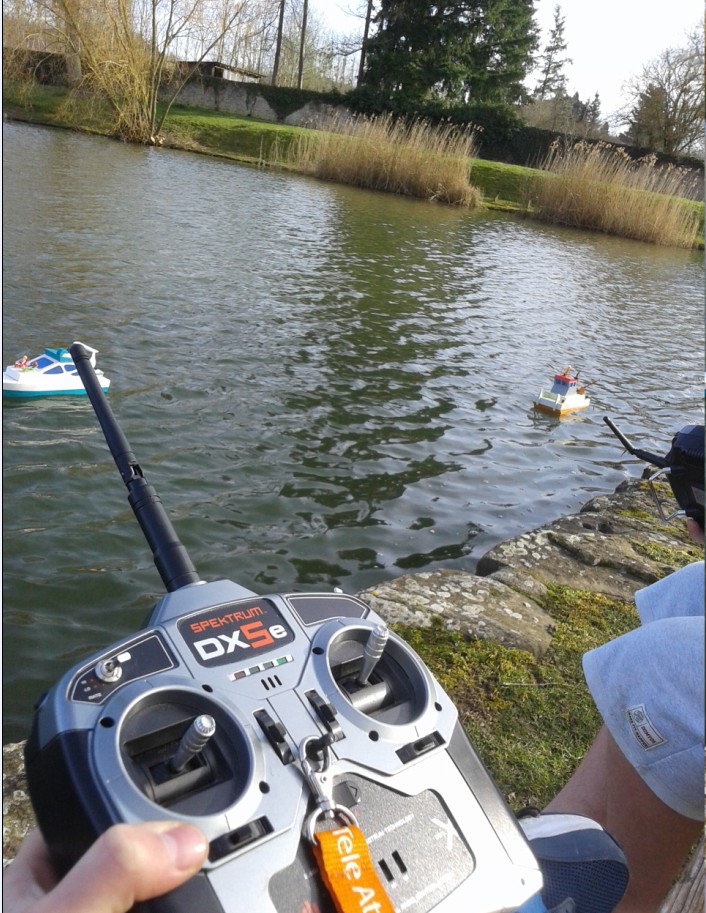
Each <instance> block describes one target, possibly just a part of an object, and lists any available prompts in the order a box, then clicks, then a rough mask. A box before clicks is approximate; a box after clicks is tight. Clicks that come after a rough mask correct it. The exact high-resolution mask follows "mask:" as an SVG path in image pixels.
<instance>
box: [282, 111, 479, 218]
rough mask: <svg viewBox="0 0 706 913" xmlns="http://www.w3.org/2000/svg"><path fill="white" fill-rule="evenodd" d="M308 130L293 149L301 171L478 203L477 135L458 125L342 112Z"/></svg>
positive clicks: (293, 158)
mask: <svg viewBox="0 0 706 913" xmlns="http://www.w3.org/2000/svg"><path fill="white" fill-rule="evenodd" d="M319 127H320V128H319V129H317V130H307V131H306V133H305V134H304V135H302V136H301V137H300V138H299V140H298V141H297V142H295V143H293V144H292V146H291V147H290V150H289V159H290V164H292V165H293V166H294V167H296V169H297V170H298V171H303V172H304V173H306V174H311V175H314V176H315V177H319V178H323V179H325V180H330V181H337V182H339V183H342V184H352V185H354V186H357V187H367V188H369V189H370V190H380V191H386V192H389V193H398V194H404V195H407V196H412V197H421V198H423V199H427V200H437V201H439V202H442V203H451V204H454V205H458V206H468V207H473V206H477V205H478V204H479V203H480V191H479V190H478V189H477V188H476V187H473V186H472V184H471V183H470V181H469V174H470V167H471V158H472V156H473V136H472V133H471V132H470V131H469V130H461V129H459V128H457V127H454V126H452V125H443V126H440V127H434V126H432V125H431V124H429V123H428V122H426V121H421V120H417V121H414V122H413V123H411V124H405V123H403V122H401V121H395V120H394V119H393V118H391V117H390V116H382V117H372V118H363V117H360V118H355V119H354V118H350V117H348V118H344V117H336V118H333V119H332V120H331V121H328V122H326V123H325V124H322V125H319Z"/></svg>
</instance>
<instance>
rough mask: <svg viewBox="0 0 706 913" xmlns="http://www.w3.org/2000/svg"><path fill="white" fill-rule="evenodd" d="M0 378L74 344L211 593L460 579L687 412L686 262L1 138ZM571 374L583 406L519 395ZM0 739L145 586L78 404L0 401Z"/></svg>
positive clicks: (376, 198) (697, 290)
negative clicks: (582, 393)
mask: <svg viewBox="0 0 706 913" xmlns="http://www.w3.org/2000/svg"><path fill="white" fill-rule="evenodd" d="M3 140H4V143H3V166H4V169H5V172H4V174H5V181H4V201H3V203H4V205H3V229H4V230H3V296H4V307H3V358H4V361H3V364H4V365H6V364H9V363H10V362H12V361H14V360H15V358H17V357H18V355H21V354H22V353H24V352H26V353H27V354H29V355H36V354H38V353H39V352H40V351H41V349H42V348H43V347H44V346H61V345H65V346H68V345H69V344H70V343H71V342H72V341H73V340H74V339H79V340H81V341H83V342H85V343H87V344H89V345H91V346H94V347H95V348H97V349H98V350H99V355H98V364H99V366H100V367H101V368H102V369H103V370H104V371H105V373H106V374H107V375H108V376H109V377H110V378H111V381H112V386H111V391H110V394H109V398H110V403H111V406H112V409H113V411H114V413H115V415H116V417H117V419H118V421H119V423H120V425H121V427H122V429H123V431H124V432H125V435H126V436H127V438H128V440H129V442H130V444H131V445H132V448H133V450H134V452H135V454H136V457H137V459H138V461H139V463H140V465H141V466H142V469H143V472H144V474H145V476H146V477H147V479H148V480H149V481H150V482H151V483H152V484H153V485H154V486H155V488H156V489H157V491H158V493H159V494H160V496H161V498H162V501H163V503H164V505H165V508H166V509H167V512H168V513H169V515H170V517H171V519H172V521H173V523H174V526H175V528H176V530H177V532H178V534H179V536H180V537H181V539H182V541H183V542H184V544H185V546H186V547H187V549H188V551H189V554H190V555H191V558H192V560H193V562H194V564H195V566H196V568H197V570H198V572H199V574H200V576H201V577H202V578H203V579H206V580H213V579H218V578H221V577H226V578H230V579H233V580H236V581H237V582H238V583H241V584H243V585H244V586H246V587H248V588H250V589H253V590H255V591H257V592H261V593H265V592H274V591H287V590H291V589H299V588H301V589H325V590H329V589H331V588H332V587H333V586H340V587H341V588H342V589H343V590H344V591H346V592H350V593H355V592H357V591H359V590H360V589H362V588H363V587H366V586H369V585H372V584H374V583H375V582H378V581H381V580H384V579H388V578H390V577H391V576H394V575H399V574H404V573H409V572H414V571H419V570H422V569H424V570H429V569H433V568H437V567H441V566H452V567H456V568H462V569H466V570H469V571H472V570H473V569H474V567H475V564H476V562H477V560H478V558H479V557H480V556H481V555H482V554H484V552H486V551H487V550H488V549H489V548H490V547H491V546H492V545H494V544H495V543H497V542H499V541H501V540H503V539H506V538H509V537H511V536H514V535H516V534H518V533H520V532H522V531H524V530H527V529H531V528H534V527H536V526H539V525H541V524H543V523H546V522H549V521H550V520H552V519H555V518H557V517H559V516H561V515H563V514H566V513H569V512H572V511H575V510H577V509H578V508H579V507H580V506H581V505H582V504H583V503H585V501H587V500H588V499H589V498H590V497H592V496H594V495H596V494H600V493H607V492H610V491H612V490H613V489H614V488H615V486H616V485H617V484H618V483H619V482H620V481H621V480H622V479H624V478H626V477H627V476H632V477H635V476H637V475H639V474H640V473H641V470H642V466H641V465H640V464H638V463H637V462H636V461H635V460H634V459H632V458H630V457H627V456H626V455H625V454H624V453H622V450H621V447H620V445H619V443H618V442H617V440H616V439H615V438H614V437H613V435H612V434H611V432H610V431H609V430H608V428H607V427H606V426H605V425H604V423H603V421H602V417H603V415H606V414H607V415H610V416H611V417H612V418H613V419H614V420H615V421H616V422H617V423H618V424H619V425H620V427H621V428H622V429H623V431H624V432H625V433H626V434H628V436H630V437H632V438H633V439H634V442H635V443H636V444H639V445H640V446H643V447H646V448H647V449H652V450H656V451H657V452H665V451H666V449H667V447H668V445H669V442H670V440H671V437H672V436H673V434H674V433H675V432H676V431H677V430H679V429H680V428H681V427H682V426H683V425H685V424H687V423H688V422H695V421H698V422H701V421H703V418H702V403H703V350H704V339H703V255H702V253H697V252H685V251H679V250H669V249H661V248H655V247H651V246H647V245H644V244H640V243H637V242H632V241H625V240H619V239H615V238H609V237H605V236H602V235H598V234H587V233H583V232H579V231H574V230H567V229H558V228H551V227H546V226H540V225H537V224H533V223H531V222H528V221H525V220H521V219H518V218H514V217H509V216H506V215H500V214H493V213H488V212H482V213H469V212H465V211H460V210H457V209H453V208H447V207H443V206H439V205H434V204H429V203H425V202H420V201H413V200H407V199H402V198H397V197H390V196H385V195H380V194H373V193H368V192H365V191H361V190H356V189H353V188H347V187H341V186H337V185H331V184H325V183H320V182H316V181H313V180H310V179H305V178H301V177H297V176H292V175H283V174H276V173H271V172H268V171H262V170H256V169H253V168H248V167H243V166H238V165H234V164H232V163H227V162H222V161H217V160H214V159H209V158H205V157H200V156H196V155H193V154H187V153H180V152H176V151H171V150H164V149H145V148H137V147H131V146H126V145H121V144H118V143H115V142H111V141H108V140H104V139H99V138H93V137H86V136H81V135H77V134H73V133H70V132H66V131H61V130H51V129H47V128H40V127H33V126H29V125H23V124H14V123H5V124H4V125H3ZM568 364H571V365H573V366H574V367H575V368H576V369H580V372H581V377H582V378H583V379H584V380H585V381H592V382H593V383H592V385H591V386H590V387H589V391H590V393H591V398H592V402H591V406H590V408H589V409H588V410H585V411H583V412H581V413H577V414H576V415H575V416H573V417H569V418H566V419H562V420H557V419H554V418H552V417H548V416H544V415H541V414H539V413H536V412H535V411H534V410H533V409H532V400H533V397H534V396H535V395H536V394H537V393H538V391H539V389H540V387H541V386H543V385H546V384H547V383H548V382H549V381H550V380H551V377H552V375H553V373H554V372H555V371H556V370H558V369H562V368H564V367H565V366H566V365H568ZM3 406H4V408H3V456H4V459H3V499H4V528H3V532H4V540H3V571H4V607H3V613H4V623H5V632H4V636H5V659H6V661H5V664H4V682H5V740H6V741H11V740H13V739H18V738H23V737H24V736H25V735H26V733H27V729H28V726H29V718H30V713H31V706H32V704H33V702H34V700H35V699H36V697H37V695H38V694H39V692H40V691H41V690H43V689H44V688H46V687H47V686H48V685H50V684H51V683H53V682H54V681H55V680H56V678H58V676H59V674H60V673H61V672H63V671H64V670H65V669H66V668H67V667H69V666H70V665H72V664H73V663H74V662H76V661H78V660H79V659H80V658H82V657H83V656H85V655H86V654H87V653H89V652H91V651H93V650H97V649H100V648H101V647H103V646H105V645H107V644H108V643H110V642H112V641H113V640H116V639H117V638H118V637H120V636H122V635H124V634H126V633H129V632H131V631H133V630H135V629H136V628H137V627H139V626H140V624H141V623H142V621H143V619H144V617H145V616H146V615H147V613H148V611H149V609H150V607H151V605H152V604H153V602H154V601H155V599H156V598H157V597H158V596H160V595H161V594H162V592H163V588H162V584H161V581H160V579H159V576H158V575H157V572H156V571H155V569H154V566H153V563H152V559H151V556H150V554H149V551H148V548H147V545H146V543H145V541H144V540H143V538H142V534H141V532H140V529H139V527H138V525H137V522H136V521H135V518H134V516H133V514H132V511H131V510H130V508H129V506H128V504H127V500H126V495H127V491H126V489H125V487H124V485H123V484H122V481H121V479H120V476H119V475H118V473H117V470H116V467H115V464H114V463H113V460H112V458H111V456H110V454H109V452H108V450H107V447H106V445H105V441H104V439H103V436H102V433H101V431H100V428H99V426H98V424H97V421H96V419H95V416H94V414H93V411H92V409H91V407H90V405H89V404H88V402H87V401H85V400H82V399H72V398H67V397H58V398H47V399H39V400H35V401H31V402H25V403H21V402H17V401H15V402H9V401H4V403H3Z"/></svg>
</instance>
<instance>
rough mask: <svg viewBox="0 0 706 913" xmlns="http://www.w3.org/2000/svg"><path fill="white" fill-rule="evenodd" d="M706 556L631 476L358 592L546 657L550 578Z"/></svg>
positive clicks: (11, 758)
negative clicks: (471, 555)
mask: <svg viewBox="0 0 706 913" xmlns="http://www.w3.org/2000/svg"><path fill="white" fill-rule="evenodd" d="M665 495H666V493H665ZM673 507H674V508H676V504H673ZM701 557H703V553H702V551H701V550H700V549H699V548H698V547H696V546H695V545H694V544H693V543H691V542H690V540H689V539H688V536H687V535H686V530H685V524H683V523H681V522H674V523H670V524H666V523H664V522H662V521H660V519H659V517H658V515H657V511H656V508H655V504H654V501H653V500H652V496H651V494H650V492H649V490H648V487H647V485H646V484H645V483H644V482H641V481H628V482H623V483H621V485H619V486H618V488H617V489H616V490H615V492H614V493H613V494H612V495H605V496H600V497H597V498H593V499H592V500H590V501H589V502H588V503H587V504H585V505H584V506H583V507H582V508H581V510H580V511H579V512H578V513H576V514H572V515H570V516H567V517H563V518H561V519H559V520H556V521H554V522H552V523H549V524H547V525H545V526H542V527H540V528H538V529H535V530H531V531H529V532H527V533H523V534H521V535H519V536H516V537H515V538H514V539H511V540H509V541H507V542H503V543H501V544H499V545H497V546H495V547H494V548H492V549H490V551H488V552H487V553H486V554H485V555H484V556H483V557H482V558H481V559H480V561H479V563H478V566H477V569H476V573H474V574H470V573H468V572H465V571H460V570H455V569H453V568H444V569H441V570H437V571H431V572H428V573H426V572H424V573H418V574H409V575H406V576H403V577H398V578H395V579H393V580H389V581H386V582H385V583H382V584H379V585H377V586H374V587H370V588H369V589H366V590H364V591H363V592H361V593H360V594H358V595H359V596H360V597H361V598H362V599H363V600H365V601H366V602H368V603H369V604H370V605H371V606H372V608H373V609H374V610H375V611H376V612H378V613H379V614H380V615H381V616H382V617H383V618H385V619H386V620H387V621H388V622H390V623H391V624H394V623H402V624H407V625H414V626H417V627H421V628H424V627H428V626H430V625H431V624H432V621H433V619H434V618H441V619H442V621H443V624H444V626H445V627H446V628H448V629H450V630H455V631H458V632H460V633H461V634H463V635H464V636H466V637H474V638H483V639H489V640H494V641H496V642H498V643H500V644H502V645H504V646H506V647H514V648H519V649H523V650H527V651H529V652H530V653H532V654H534V655H535V656H538V657H540V656H542V655H543V654H544V653H545V652H546V650H547V649H548V647H549V645H550V644H551V639H552V633H553V628H554V622H553V619H552V618H551V616H550V615H548V614H547V612H546V611H545V609H544V608H542V605H541V603H542V597H543V595H545V594H546V592H547V589H546V588H547V586H549V585H552V584H559V585H563V586H569V587H572V588H575V589H581V590H586V591H589V592H592V593H596V594H599V595H604V596H610V597H614V598H619V599H622V600H626V601H629V600H630V599H632V596H633V594H634V592H635V590H637V589H640V588H641V587H643V586H646V585H648V584H649V583H652V582H654V581H655V580H658V579H660V578H661V577H664V576H666V575H667V574H669V573H672V572H673V571H675V570H677V569H678V568H679V567H681V566H682V565H684V564H688V563H689V562H690V561H695V560H698V559H699V558H701ZM22 751H23V743H13V744H9V745H4V746H3V867H4V866H5V865H7V863H8V862H9V861H10V860H12V859H13V858H14V855H15V852H16V850H17V847H18V846H19V844H20V843H21V841H22V839H23V838H24V836H25V834H26V833H27V831H28V830H29V829H30V828H31V827H32V826H33V824H34V815H33V812H32V808H31V805H30V802H29V797H28V795H27V786H26V780H25V777H24V767H23V757H22Z"/></svg>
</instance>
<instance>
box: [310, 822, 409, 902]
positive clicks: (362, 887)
mask: <svg viewBox="0 0 706 913" xmlns="http://www.w3.org/2000/svg"><path fill="white" fill-rule="evenodd" d="M314 856H315V857H316V861H317V863H318V865H319V871H320V872H321V877H322V878H323V880H324V884H325V885H326V887H327V889H328V892H329V894H330V895H331V897H332V898H333V902H334V904H335V905H336V910H337V911H338V913H395V908H394V907H393V906H392V903H391V902H390V898H389V897H388V896H387V894H386V892H385V889H384V888H383V886H382V884H381V883H380V878H379V877H378V873H377V872H376V871H375V867H374V866H373V861H372V859H371V858H370V850H369V849H368V844H367V842H366V840H365V837H364V836H363V832H362V831H361V829H360V828H359V827H357V826H356V825H355V824H346V825H343V826H342V827H339V828H336V829H335V830H333V831H318V832H317V833H315V834H314Z"/></svg>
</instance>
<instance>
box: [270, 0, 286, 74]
mask: <svg viewBox="0 0 706 913" xmlns="http://www.w3.org/2000/svg"><path fill="white" fill-rule="evenodd" d="M284 7H285V0H280V4H279V22H278V25H277V44H276V47H275V62H274V66H273V67H272V85H273V86H276V85H277V76H278V75H279V61H280V57H281V55H282V38H283V36H284Z"/></svg>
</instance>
